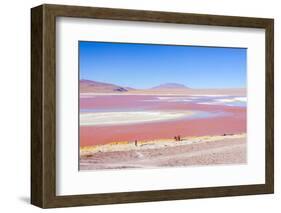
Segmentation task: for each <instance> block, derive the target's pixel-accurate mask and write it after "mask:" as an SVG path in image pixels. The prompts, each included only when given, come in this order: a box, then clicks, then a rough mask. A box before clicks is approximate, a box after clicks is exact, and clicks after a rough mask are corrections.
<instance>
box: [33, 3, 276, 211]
mask: <svg viewBox="0 0 281 213" xmlns="http://www.w3.org/2000/svg"><path fill="white" fill-rule="evenodd" d="M57 17H75V18H95V19H110V20H126V21H145V22H158V23H177V24H195V25H210V26H230V27H247V28H262V29H265V34H266V41H265V43H266V53H265V55H266V58H265V61H266V67H265V68H266V73H265V75H266V119H265V123H266V137H265V141H266V149H265V156H266V164H265V165H266V167H265V171H266V172H265V174H266V177H265V180H266V181H265V184H257V185H243V186H242V185H241V186H221V187H207V188H192V189H171V190H158V191H140V192H122V193H103V194H87V195H83V194H81V195H69V196H57V195H56V40H55V38H56V18H57ZM273 29H274V21H273V19H265V18H248V17H233V16H217V15H199V14H185V13H170V12H155V11H140V10H125V9H109V8H94V7H78V6H63V5H41V6H38V7H35V8H32V9H31V203H32V204H33V205H36V206H39V207H42V208H53V207H67V206H83V205H100V204H115V203H133V202H148V201H163V200H179V199H190V198H207V197H222V196H237V195H253V194H268V193H273V192H274V40H273V38H274V32H273Z"/></svg>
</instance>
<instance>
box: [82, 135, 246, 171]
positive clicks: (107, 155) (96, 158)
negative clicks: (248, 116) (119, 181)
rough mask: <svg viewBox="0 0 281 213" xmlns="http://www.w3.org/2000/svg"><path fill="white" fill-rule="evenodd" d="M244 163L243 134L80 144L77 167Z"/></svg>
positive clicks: (244, 146) (106, 167) (149, 166)
mask: <svg viewBox="0 0 281 213" xmlns="http://www.w3.org/2000/svg"><path fill="white" fill-rule="evenodd" d="M246 163H247V145H246V134H245V133H243V134H235V135H225V136H223V135H218V136H202V137H184V138H183V139H182V141H172V140H171V139H162V140H155V141H146V142H145V141H143V142H140V144H139V146H135V145H134V144H131V143H128V142H127V143H125V142H118V143H112V144H107V145H101V146H95V147H93V146H91V147H82V148H81V150H80V170H108V169H133V168H144V169H148V168H162V167H180V166H200V165H232V164H233V165H234V164H246Z"/></svg>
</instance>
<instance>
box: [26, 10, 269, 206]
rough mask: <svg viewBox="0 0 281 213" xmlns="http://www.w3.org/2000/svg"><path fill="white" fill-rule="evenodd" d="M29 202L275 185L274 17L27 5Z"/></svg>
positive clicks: (236, 191)
mask: <svg viewBox="0 0 281 213" xmlns="http://www.w3.org/2000/svg"><path fill="white" fill-rule="evenodd" d="M31 26H32V29H31V45H32V46H31V78H32V79H31V84H32V85H31V87H32V89H31V93H32V94H31V96H32V100H31V112H32V113H31V114H32V117H31V121H32V122H31V123H32V126H31V136H32V141H31V203H32V204H34V205H36V206H39V207H42V208H52V207H66V206H79V205H99V204H114V203H131V202H147V201H162V200H177V199H190V198H207V197H221V196H237V195H252V194H267V193H273V191H274V161H273V159H274V152H273V141H274V138H273V136H274V134H273V133H274V80H273V76H274V74H273V69H274V68H273V61H274V60H273V59H274V55H273V53H274V48H273V46H274V44H273V27H274V24H273V19H265V18H249V17H233V16H216V15H199V14H186V13H170V12H156V11H139V10H125V9H110V8H93V7H78V6H64V5H41V6H38V7H35V8H32V10H31Z"/></svg>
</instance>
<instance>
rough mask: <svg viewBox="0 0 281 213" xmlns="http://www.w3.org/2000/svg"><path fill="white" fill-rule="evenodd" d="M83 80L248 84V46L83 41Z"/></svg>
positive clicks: (125, 83)
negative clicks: (227, 46)
mask: <svg viewBox="0 0 281 213" xmlns="http://www.w3.org/2000/svg"><path fill="white" fill-rule="evenodd" d="M79 60H80V61H79V66H80V67H79V69H80V79H88V80H94V81H100V82H106V83H113V84H117V85H120V86H126V87H133V88H140V89H143V88H151V87H154V86H157V85H159V84H163V83H180V84H184V85H186V86H188V87H191V88H241V87H246V72H247V64H246V62H247V49H245V48H218V47H199V46H176V45H154V44H127V43H106V42H86V41H79Z"/></svg>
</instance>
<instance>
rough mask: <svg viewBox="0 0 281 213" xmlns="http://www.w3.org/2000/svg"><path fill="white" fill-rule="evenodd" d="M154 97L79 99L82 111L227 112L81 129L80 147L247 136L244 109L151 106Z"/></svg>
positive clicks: (168, 104) (172, 104)
mask: <svg viewBox="0 0 281 213" xmlns="http://www.w3.org/2000/svg"><path fill="white" fill-rule="evenodd" d="M152 99H155V97H153V96H144V95H142V96H135V95H134V96H127V95H124V96H119V95H118V96H99V97H96V98H94V99H90V98H81V99H80V108H81V109H112V108H114V109H118V108H119V109H124V110H125V109H142V110H144V109H145V110H153V109H158V110H164V109H165V110H169V109H173V110H177V109H178V110H200V111H207V112H226V113H225V115H220V116H217V117H210V118H197V119H192V120H183V119H181V120H173V121H165V122H153V123H144V124H133V125H132V124H130V125H115V126H83V127H82V126H81V127H80V146H90V145H96V144H106V143H110V142H114V141H115V142H116V141H134V140H154V139H159V138H174V136H175V135H182V136H202V135H221V134H237V133H243V132H244V133H245V132H246V108H245V107H230V106H223V105H203V104H195V103H188V102H152V101H143V100H152Z"/></svg>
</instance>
